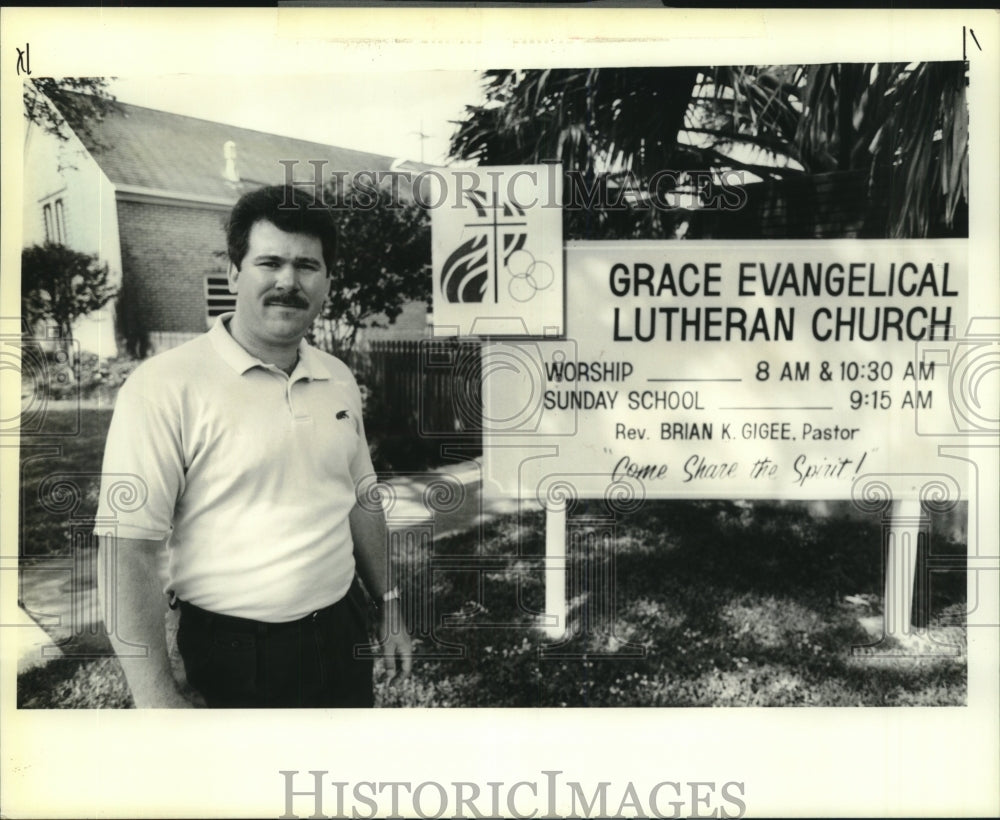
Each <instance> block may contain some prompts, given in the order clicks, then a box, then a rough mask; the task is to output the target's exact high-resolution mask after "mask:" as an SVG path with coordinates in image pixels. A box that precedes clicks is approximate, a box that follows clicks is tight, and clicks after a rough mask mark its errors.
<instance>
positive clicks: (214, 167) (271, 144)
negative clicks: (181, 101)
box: [80, 102, 393, 201]
mask: <svg viewBox="0 0 1000 820" xmlns="http://www.w3.org/2000/svg"><path fill="white" fill-rule="evenodd" d="M117 107H118V109H119V110H118V111H115V112H111V113H109V114H107V115H105V117H104V119H103V120H102V121H101V122H99V123H95V124H94V125H93V126H92V127H93V136H88V135H80V138H81V140H82V141H83V143H84V145H85V146H86V147H87V150H88V151H90V153H91V155H92V156H93V157H94V160H95V161H96V162H97V163H98V164H99V165H100V166H101V169H102V170H103V171H104V173H105V174H106V175H107V176H108V179H110V180H111V182H112V184H114V185H115V186H116V187H117V186H123V185H124V186H136V187H141V188H146V189H152V190H157V191H164V192H170V193H173V194H177V195H190V196H196V197H213V198H221V199H230V200H233V201H235V200H236V199H237V198H238V197H239V196H240V195H241V194H242V193H244V191H246V190H248V189H252V188H257V187H259V186H260V185H265V184H266V185H274V184H279V183H281V182H284V179H285V168H284V166H282V165H279V164H278V160H282V159H284V160H290V159H294V160H298V162H299V164H298V165H296V166H294V168H295V170H294V173H295V179H296V180H297V181H302V180H310V181H311V180H312V179H313V177H314V173H315V172H314V170H313V166H312V165H310V164H309V162H308V161H309V160H326V161H327V165H326V166H325V167H324V168H323V172H324V173H323V176H324V179H329V178H330V174H331V173H332V172H333V171H346V172H347V173H348V174H352V173H356V172H358V171H362V170H372V171H378V170H388V169H389V167H390V165H391V164H392V162H393V159H392V158H391V157H386V156H382V155H380V154H369V153H367V152H365V151H354V150H351V149H348V148H339V147H337V146H334V145H323V144H321V143H316V142H309V141H308V140H300V139H294V138H293V137H283V136H280V135H278V134H268V133H265V132H262V131H254V130H251V129H249V128H237V127H236V126H233V125H226V124H225V123H221V122H213V121H211V120H203V119H199V118H197V117H188V116H184V115H181V114H171V113H168V112H166V111H159V110H157V109H154V108H143V107H142V106H138V105H131V104H129V103H122V102H119V103H117ZM230 140H232V141H233V142H235V143H236V168H237V170H238V172H239V176H240V182H236V183H234V182H230V181H229V180H227V179H226V178H225V176H224V175H223V169H224V168H225V165H226V161H225V158H224V157H223V146H224V145H225V143H226V142H228V141H230Z"/></svg>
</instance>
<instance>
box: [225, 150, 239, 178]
mask: <svg viewBox="0 0 1000 820" xmlns="http://www.w3.org/2000/svg"><path fill="white" fill-rule="evenodd" d="M222 156H223V157H225V160H226V167H225V169H224V170H223V172H222V175H223V176H224V177H225V178H226V179H228V180H229V181H230V182H239V181H240V172H239V170H237V168H236V143H235V142H233V141H232V140H228V141H227V142H226V143H225V145H223V146H222Z"/></svg>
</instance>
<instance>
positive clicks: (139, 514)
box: [95, 370, 184, 541]
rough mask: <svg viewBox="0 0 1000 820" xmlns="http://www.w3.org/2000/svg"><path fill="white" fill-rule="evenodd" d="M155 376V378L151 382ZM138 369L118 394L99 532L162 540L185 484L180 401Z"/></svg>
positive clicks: (104, 472) (106, 454) (107, 447)
mask: <svg viewBox="0 0 1000 820" xmlns="http://www.w3.org/2000/svg"><path fill="white" fill-rule="evenodd" d="M150 376H152V378H150ZM155 382H156V378H155V374H150V373H148V372H145V373H144V372H141V370H136V371H135V372H134V373H133V374H132V376H131V377H130V378H129V379H128V381H126V383H125V384H124V385H123V386H122V388H121V390H119V392H118V398H117V400H116V402H115V410H114V414H113V416H112V418H111V426H110V428H109V429H108V438H107V442H106V444H105V447H104V463H103V467H102V469H101V495H100V499H99V501H98V508H97V519H96V526H95V532H96V533H97V534H98V536H101V535H117V536H118V537H122V538H138V539H144V540H153V541H158V540H162V539H163V538H165V537H166V536H167V535H168V534H169V532H170V529H171V524H172V521H173V515H174V507H175V505H176V503H177V499H178V497H179V496H180V493H181V491H182V490H183V485H184V457H183V447H182V437H181V432H180V419H181V415H180V407H179V403H180V398H179V396H178V395H174V396H173V397H169V394H168V393H167V392H166V391H164V390H158V389H156V387H157V386H158V385H156V384H155Z"/></svg>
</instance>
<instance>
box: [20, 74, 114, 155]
mask: <svg viewBox="0 0 1000 820" xmlns="http://www.w3.org/2000/svg"><path fill="white" fill-rule="evenodd" d="M22 99H23V101H24V115H25V117H27V119H28V122H29V123H32V124H33V125H37V126H38V127H39V128H41V129H42V130H44V131H45V133H47V134H51V135H52V136H54V137H57V138H58V139H60V140H62V141H66V140H68V139H69V137H70V134H71V133H76V134H78V135H79V136H81V137H83V136H86V137H89V138H90V141H91V142H92V143H96V142H97V139H96V136H95V134H94V132H93V125H94V124H95V123H98V122H100V121H101V119H102V118H103V117H104V116H105V115H107V114H109V113H111V112H113V111H116V110H117V109H118V106H117V103H116V101H115V97H114V95H113V94H111V93H110V92H109V91H108V81H107V80H106V79H104V78H103V77H62V78H53V77H36V78H34V79H32V80H28V81H27V82H25V83H24V90H23V92H22ZM49 103H51V105H50V104H49Z"/></svg>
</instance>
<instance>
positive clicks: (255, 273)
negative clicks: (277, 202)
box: [229, 220, 329, 347]
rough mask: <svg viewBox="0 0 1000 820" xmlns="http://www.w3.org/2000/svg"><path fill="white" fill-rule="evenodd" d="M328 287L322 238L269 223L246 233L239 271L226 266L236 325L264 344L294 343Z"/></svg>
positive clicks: (263, 223)
mask: <svg viewBox="0 0 1000 820" xmlns="http://www.w3.org/2000/svg"><path fill="white" fill-rule="evenodd" d="M328 288H329V279H328V278H327V270H326V265H325V263H324V262H323V244H322V243H321V242H320V240H319V239H318V238H317V237H315V236H309V235H308V234H302V233H286V232H285V231H283V230H281V229H280V228H278V227H276V226H275V225H274V224H273V223H271V222H268V221H267V220H258V221H257V222H255V223H254V225H253V227H252V228H251V229H250V236H249V241H248V243H247V254H246V256H245V257H243V261H242V263H241V264H240V268H239V270H237V269H236V267H235V266H234V265H230V266H229V290H230V292H231V293H235V294H236V318H235V321H236V322H237V323H238V324H239V327H240V329H241V330H242V331H243V332H244V333H246V334H248V335H249V336H250V337H251V338H252V340H253V341H254V342H255V343H257V344H260V345H263V346H278V347H281V346H290V345H296V344H298V342H299V340H300V339H301V338H302V337H303V336H304V335H305V333H306V331H307V330H308V329H309V327H310V325H311V324H312V322H313V319H315V318H316V316H317V315H318V314H319V311H320V309H321V308H322V307H323V301H324V299H326V294H327V290H328Z"/></svg>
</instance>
